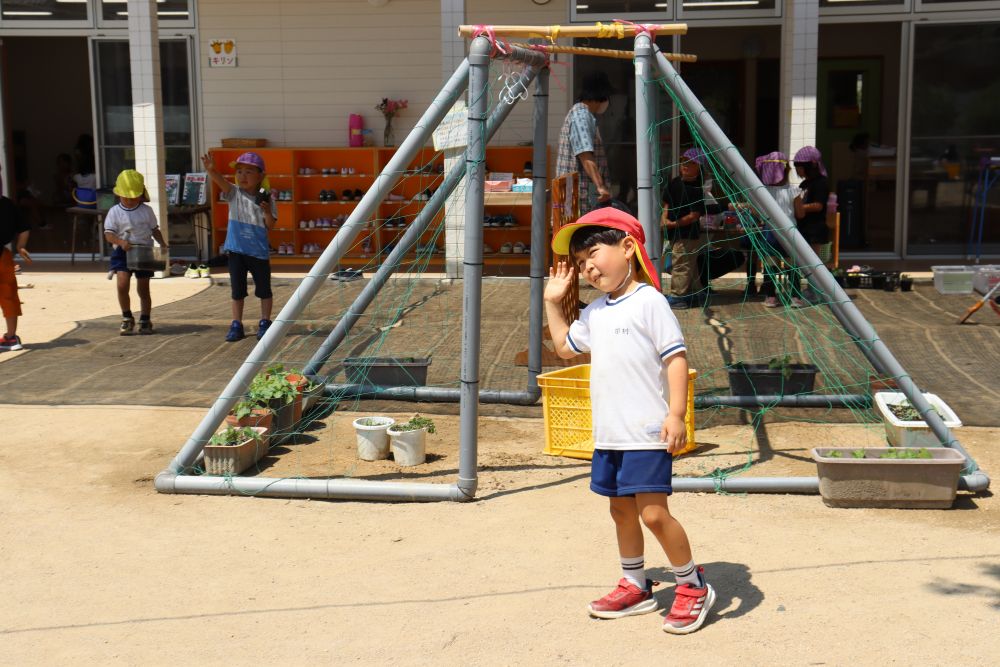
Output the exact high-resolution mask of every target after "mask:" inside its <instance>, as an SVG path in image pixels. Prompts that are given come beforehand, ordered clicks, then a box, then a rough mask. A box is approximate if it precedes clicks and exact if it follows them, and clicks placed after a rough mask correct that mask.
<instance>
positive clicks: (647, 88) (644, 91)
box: [634, 32, 663, 272]
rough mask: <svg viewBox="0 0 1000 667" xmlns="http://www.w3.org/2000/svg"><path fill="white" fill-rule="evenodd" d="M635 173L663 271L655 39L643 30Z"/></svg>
mask: <svg viewBox="0 0 1000 667" xmlns="http://www.w3.org/2000/svg"><path fill="white" fill-rule="evenodd" d="M634 48H635V176H636V196H637V197H638V205H639V222H640V223H641V224H642V229H643V231H644V232H645V234H646V243H645V246H646V253H647V254H648V255H649V259H650V261H651V262H652V263H653V266H655V267H656V270H657V272H659V271H660V266H661V263H660V246H661V244H660V243H657V238H658V237H662V236H663V232H662V231H661V230H660V224H659V222H660V221H659V220H657V219H656V206H655V202H654V201H653V171H654V170H653V146H652V144H650V141H649V133H650V128H651V127H653V113H652V109H651V105H650V98H651V95H650V93H651V92H652V85H651V79H650V76H651V75H652V73H653V71H654V67H653V43H652V40H651V39H650V36H649V33H647V32H640V33H637V34H636V36H635V47H634Z"/></svg>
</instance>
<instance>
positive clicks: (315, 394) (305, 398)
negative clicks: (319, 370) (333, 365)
mask: <svg viewBox="0 0 1000 667" xmlns="http://www.w3.org/2000/svg"><path fill="white" fill-rule="evenodd" d="M325 390H326V382H325V381H324V379H323V378H319V381H318V382H312V381H310V382H309V383H308V384H307V385H306V387H305V389H304V390H303V391H302V414H307V413H308V412H309V411H310V410H312V409H313V408H314V407H315V406H316V404H317V403H319V401H320V399H321V398H323V392H324V391H325Z"/></svg>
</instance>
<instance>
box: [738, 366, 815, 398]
mask: <svg viewBox="0 0 1000 667" xmlns="http://www.w3.org/2000/svg"><path fill="white" fill-rule="evenodd" d="M786 369H790V370H791V374H790V375H789V376H788V377H787V378H786V377H785V375H784V372H783V370H782V369H780V368H768V366H767V364H734V365H732V366H730V367H729V389H730V391H732V392H733V396H791V395H792V394H807V393H809V392H811V391H812V390H813V387H814V386H815V384H816V371H817V370H818V369H817V368H816V367H815V366H813V365H812V364H789V365H788V366H787V367H786Z"/></svg>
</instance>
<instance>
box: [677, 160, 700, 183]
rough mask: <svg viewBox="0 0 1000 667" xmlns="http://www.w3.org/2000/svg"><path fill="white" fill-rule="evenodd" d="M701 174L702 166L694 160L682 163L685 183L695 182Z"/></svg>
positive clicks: (682, 177)
mask: <svg viewBox="0 0 1000 667" xmlns="http://www.w3.org/2000/svg"><path fill="white" fill-rule="evenodd" d="M700 173H701V166H700V165H699V164H698V163H697V162H695V161H694V160H685V161H684V162H681V179H682V180H685V181H693V180H695V179H697V178H698V174H700Z"/></svg>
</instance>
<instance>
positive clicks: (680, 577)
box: [671, 560, 704, 588]
mask: <svg viewBox="0 0 1000 667" xmlns="http://www.w3.org/2000/svg"><path fill="white" fill-rule="evenodd" d="M671 569H672V570H673V571H674V578H675V579H676V580H677V585H678V586H680V585H682V584H688V585H690V586H694V587H695V588H701V586H702V585H703V584H704V582H703V581H702V578H701V577H700V576H699V575H698V566H697V565H695V564H694V561H693V560H692V561H691V562H689V563H687V564H686V565H681V566H671Z"/></svg>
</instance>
